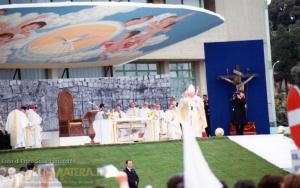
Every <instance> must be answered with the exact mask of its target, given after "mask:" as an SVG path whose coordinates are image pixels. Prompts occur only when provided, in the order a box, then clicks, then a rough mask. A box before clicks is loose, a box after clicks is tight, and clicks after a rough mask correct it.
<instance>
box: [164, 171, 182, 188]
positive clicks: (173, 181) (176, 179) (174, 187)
mask: <svg viewBox="0 0 300 188" xmlns="http://www.w3.org/2000/svg"><path fill="white" fill-rule="evenodd" d="M183 181H184V178H183V174H176V175H174V176H172V177H171V178H170V179H169V180H168V182H167V188H184V182H183Z"/></svg>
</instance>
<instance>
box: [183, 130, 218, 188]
mask: <svg viewBox="0 0 300 188" xmlns="http://www.w3.org/2000/svg"><path fill="white" fill-rule="evenodd" d="M183 160H184V187H186V188H222V187H223V186H222V184H221V183H220V181H219V180H218V179H217V178H216V176H215V175H214V174H213V173H212V171H211V170H210V168H209V166H208V164H207V162H206V160H205V158H204V156H203V154H202V152H201V150H200V147H199V145H198V143H197V141H196V139H195V136H194V133H193V131H192V128H191V126H188V125H186V126H183Z"/></svg>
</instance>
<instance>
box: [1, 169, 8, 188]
mask: <svg viewBox="0 0 300 188" xmlns="http://www.w3.org/2000/svg"><path fill="white" fill-rule="evenodd" d="M5 175H6V168H5V167H3V166H2V167H0V188H4V187H7V184H8V179H7V178H6V177H5Z"/></svg>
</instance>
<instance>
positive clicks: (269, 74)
mask: <svg viewBox="0 0 300 188" xmlns="http://www.w3.org/2000/svg"><path fill="white" fill-rule="evenodd" d="M264 6H265V31H266V38H265V39H264V54H265V72H266V84H267V97H268V110H269V123H270V126H277V123H276V111H275V95H274V90H275V89H274V79H273V70H272V60H271V44H270V29H269V14H268V2H267V0H264Z"/></svg>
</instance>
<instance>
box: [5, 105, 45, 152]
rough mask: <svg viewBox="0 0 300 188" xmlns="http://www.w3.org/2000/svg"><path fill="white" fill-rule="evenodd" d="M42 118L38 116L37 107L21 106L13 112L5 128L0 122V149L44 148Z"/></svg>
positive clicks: (8, 117)
mask: <svg viewBox="0 0 300 188" xmlns="http://www.w3.org/2000/svg"><path fill="white" fill-rule="evenodd" d="M41 123H42V118H41V117H40V115H38V114H37V105H35V104H31V105H28V106H21V107H20V108H17V109H15V110H13V111H11V112H10V113H9V114H8V116H7V120H6V125H5V126H4V125H3V123H2V120H1V122H0V132H1V134H0V136H1V140H2V141H1V144H0V149H9V148H10V145H11V146H12V147H13V148H14V149H17V148H40V147H42V144H41V142H42V138H41V132H42V127H41V126H40V125H41Z"/></svg>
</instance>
